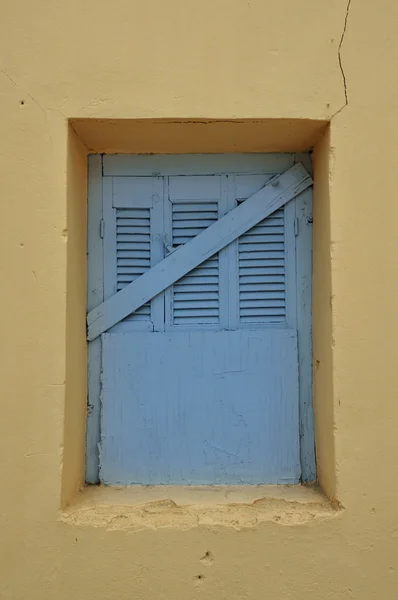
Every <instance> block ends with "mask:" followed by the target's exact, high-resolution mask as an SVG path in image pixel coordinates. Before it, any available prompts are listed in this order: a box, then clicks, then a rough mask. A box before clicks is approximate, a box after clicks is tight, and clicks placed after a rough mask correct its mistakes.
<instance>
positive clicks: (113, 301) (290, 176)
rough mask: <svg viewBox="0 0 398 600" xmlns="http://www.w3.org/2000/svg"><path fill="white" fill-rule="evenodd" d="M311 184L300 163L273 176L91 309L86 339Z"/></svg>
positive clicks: (173, 281) (199, 262)
mask: <svg viewBox="0 0 398 600" xmlns="http://www.w3.org/2000/svg"><path fill="white" fill-rule="evenodd" d="M311 184H312V179H311V177H310V176H309V174H308V172H307V171H306V170H305V168H304V167H303V165H302V164H300V163H299V164H296V165H294V166H293V167H291V168H290V169H288V170H287V171H285V173H283V174H282V175H280V176H278V177H274V178H273V179H272V180H271V181H270V182H269V183H268V184H267V185H266V186H264V187H263V188H262V189H261V190H259V191H258V192H257V193H256V194H253V196H251V197H250V198H248V199H247V200H246V201H245V202H243V203H242V204H241V205H240V206H238V207H237V208H235V209H234V210H232V211H230V212H229V213H228V214H227V215H225V216H224V217H222V218H221V219H219V220H218V221H217V222H216V223H214V224H213V225H211V226H210V227H208V228H207V229H205V230H204V231H203V232H202V233H200V234H199V235H198V236H196V237H195V238H193V239H192V240H191V241H189V242H188V243H186V244H185V245H184V246H181V247H180V248H178V249H177V250H175V251H174V252H173V253H172V254H170V255H169V256H167V257H166V258H165V259H163V260H162V261H161V262H159V263H158V264H157V265H155V266H154V267H152V268H151V269H150V270H149V271H148V272H147V273H144V275H141V277H139V279H136V280H135V281H133V282H132V283H130V284H129V285H128V286H126V287H125V288H124V289H123V290H121V291H120V292H118V293H117V294H115V295H114V296H112V297H111V298H109V299H108V300H106V301H105V302H103V303H102V304H100V305H99V306H97V307H96V308H94V309H93V310H91V311H90V312H89V313H88V315H87V325H88V334H87V339H88V340H89V341H91V340H93V339H95V338H96V337H98V336H99V335H101V333H104V331H106V330H107V329H109V328H110V327H112V326H113V325H115V324H116V323H118V322H119V321H121V320H122V319H124V318H125V317H127V315H129V314H131V313H132V312H134V311H136V310H137V309H138V308H139V307H140V306H142V305H143V304H145V303H146V302H148V301H149V300H151V299H152V298H154V297H155V296H157V295H158V294H160V293H161V292H163V291H164V290H165V289H166V288H168V287H170V286H171V285H173V283H175V282H176V281H178V280H179V279H181V277H184V275H186V274H187V273H189V271H192V269H194V268H195V267H197V266H198V265H200V264H201V263H202V262H204V261H205V260H206V259H208V258H209V257H210V256H212V255H213V254H215V253H216V252H219V251H220V250H221V249H222V248H224V247H225V246H227V245H228V244H230V243H231V242H233V241H234V240H235V239H236V238H238V237H239V236H241V235H243V234H244V233H245V232H246V231H248V230H249V229H251V228H252V227H254V226H255V225H256V224H257V223H259V222H260V221H262V220H263V219H265V218H266V217H268V216H269V215H270V214H271V213H273V212H274V211H275V210H278V208H280V207H281V206H283V205H284V204H286V202H288V201H289V200H291V199H292V198H294V197H295V196H297V194H299V193H301V192H302V191H303V190H305V189H307V188H308V187H309V186H310V185H311Z"/></svg>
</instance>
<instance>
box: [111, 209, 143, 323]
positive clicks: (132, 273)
mask: <svg viewBox="0 0 398 600" xmlns="http://www.w3.org/2000/svg"><path fill="white" fill-rule="evenodd" d="M150 225H151V221H150V209H149V208H135V209H129V210H127V209H120V208H119V209H117V210H116V255H117V256H116V262H117V269H116V272H117V291H119V290H121V289H123V288H124V287H125V286H126V285H128V284H129V283H131V282H132V281H134V280H135V279H137V277H140V275H142V274H143V273H145V272H146V271H148V270H149V268H150V264H151V236H150V230H151V227H150ZM150 316H151V306H150V303H148V304H145V305H144V306H142V307H141V308H139V309H138V310H137V311H136V312H135V313H133V314H131V315H130V316H128V317H127V318H126V319H125V320H129V321H144V320H148V319H150Z"/></svg>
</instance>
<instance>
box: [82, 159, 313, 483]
mask: <svg viewBox="0 0 398 600" xmlns="http://www.w3.org/2000/svg"><path fill="white" fill-rule="evenodd" d="M105 158H109V157H105ZM117 158H118V159H120V158H121V157H117ZM128 158H129V161H131V165H132V169H131V170H127V171H126V172H123V171H121V172H119V173H115V174H118V175H122V177H120V178H111V177H105V178H104V189H105V190H106V187H107V185H110V186H111V187H112V183H113V184H114V182H115V180H117V179H119V180H120V186H121V188H122V189H123V190H124V196H123V198H128V196H129V194H130V191H129V189H127V188H126V186H125V185H124V183H125V181H126V182H127V180H129V182H130V185H129V186H128V187H130V188H131V183H132V181H133V178H132V177H125V175H129V176H130V175H148V174H151V172H152V171H151V168H152V167H153V161H152V159H154V158H155V157H128ZM171 158H172V160H171V161H170V160H166V163H163V167H162V168H161V170H160V171H159V172H161V173H162V174H171V175H172V174H176V175H181V174H182V173H184V174H186V175H188V174H199V173H205V174H209V175H211V174H214V173H216V172H220V173H221V172H222V173H223V172H227V173H229V174H228V175H227V176H225V175H224V176H223V178H224V179H226V180H228V186H227V187H228V192H227V196H228V198H229V197H231V198H232V197H233V198H232V200H229V199H228V201H227V206H228V209H230V206H231V205H230V204H229V202H231V201H232V202H233V203H235V201H236V195H237V194H235V196H234V193H235V192H233V193H232V194H231V189H232V187H233V186H232V185H231V181H232V179H233V178H234V175H231V171H232V172H233V171H234V168H236V170H237V171H238V172H239V173H246V175H248V174H250V173H252V175H250V177H253V176H254V177H257V178H264V177H266V178H269V177H270V176H271V175H275V174H277V173H280V171H282V170H284V168H282V167H281V168H279V169H278V170H276V167H277V165H278V160H279V159H278V157H277V156H275V155H274V156H272V155H271V156H270V155H262V157H261V160H262V161H264V163H262V166H261V169H259V168H257V167H256V164H257V162H256V161H257V159H258V158H259V156H256V157H255V160H254V163H255V164H254V163H253V162H251V159H253V155H246V156H242V155H241V156H239V155H234V156H233V160H230V157H229V156H223V157H217V156H216V157H215V156H214V155H210V156H207V157H204V158H205V161H204V162H203V160H202V158H203V156H200V157H199V159H200V160H199V161H198V156H197V155H195V156H190V157H187V159H186V161H185V167H184V168H182V167H181V162H180V166H178V161H180V160H181V156H175V157H171ZM214 158H215V159H216V160H215V162H213V167H214V168H213V169H212V168H210V160H213V159H214ZM218 158H220V159H221V160H220V162H218V160H217V159H218ZM279 158H280V155H279ZM136 159H138V161H137V160H136ZM91 160H93V161H94V162H95V161H97V163H99V168H98V166H97V169H96V170H95V171H92V177H91V184H90V180H89V215H90V191H94V193H93V194H92V195H91V197H92V198H95V197H96V198H97V199H98V197H100V196H101V192H100V191H99V190H100V187H99V186H100V181H101V168H100V166H101V159H100V157H90V161H91ZM156 160H157V161H158V165H161V163H162V162H163V157H156ZM225 160H227V162H225ZM286 160H288V161H290V162H289V164H287V166H286V168H287V167H288V166H290V165H291V164H292V163H293V162H296V161H298V160H302V161H303V163H304V164H305V166H306V168H307V170H308V171H309V172H311V171H310V170H311V161H310V159H309V157H308V156H307V155H289V156H286V155H283V156H282V158H281V162H279V165H282V163H283V161H286ZM148 161H149V162H148ZM206 161H207V162H206ZM235 161H236V162H235ZM131 165H130V166H131ZM227 165H228V167H229V168H227ZM259 171H262V172H263V175H258V173H259ZM264 173H266V175H265V176H264ZM108 175H109V173H108ZM246 175H239V176H237V177H238V178H239V179H240V180H241V181H243V180H244V178H245V177H246ZM250 177H249V180H250ZM149 179H151V178H148V180H149ZM182 179H184V178H182ZM158 180H159V181H160V179H159V178H158ZM107 181H108V184H107ZM162 182H163V185H164V188H165V190H167V187H168V178H167V177H166V178H164V179H163V181H162ZM95 184H96V185H97V190H96V191H95V190H94V186H95ZM90 186H91V187H90ZM221 187H222V186H221ZM136 189H138V188H136ZM223 193H224V194H225V191H224V192H223V191H222V194H223ZM240 193H242V192H241V191H240ZM180 195H181V198H179V199H178V200H176V201H177V202H180V203H181V204H183V203H184V198H183V193H182V194H180ZM191 195H193V198H191V199H188V200H187V202H188V203H189V204H190V208H194V206H193V204H194V200H195V192H191ZM249 195H250V194H249ZM119 196H120V193H119ZM166 197H167V194H166V195H165V196H164V198H166ZM210 197H211V196H210ZM303 197H309V199H310V200H311V193H310V192H308V195H307V194H305V193H304V194H300V195H299V196H298V197H297V200H295V201H293V202H291V203H290V205H287V206H292V205H296V203H297V206H299V205H300V201H301V200H302V198H303ZM92 201H93V200H91V203H92ZM145 201H146V202H147V200H145ZM120 202H126V201H125V200H122V201H121V200H117V201H116V203H120ZM233 206H234V204H233V205H232V207H233ZM307 208H308V205H307ZM126 210H127V209H126ZM297 210H298V209H297ZM298 213H299V210H298ZM92 214H93V215H94V217H95V214H94V213H92ZM220 214H222V211H221V209H220ZM95 218H98V215H97V217H95ZM89 219H90V221H91V220H93V219H91V217H90V216H89ZM300 219H301V217H299V227H298V233H299V235H298V236H297V238H296V242H297V270H296V273H294V275H295V276H296V285H297V296H298V298H299V300H298V308H297V319H298V321H297V327H298V338H299V348H298V357H299V367H300V369H299V380H300V394H299V395H300V403H299V406H300V455H301V464H302V479H303V480H304V481H307V480H312V479H314V478H315V477H316V470H315V455H314V441H313V440H314V432H313V414H312V398H311V393H312V381H311V377H312V361H311V332H310V327H311V314H310V310H309V306H310V302H311V293H310V289H309V288H308V277H309V278H310V279H311V260H309V261H308V253H309V255H310V258H311V236H308V227H307V230H306V229H305V228H304V229H303V228H302V223H301V220H300ZM309 219H310V217H309ZM310 220H311V219H310ZM309 224H310V222H309ZM89 228H91V230H92V232H93V233H94V232H95V235H96V238H97V241H99V244H100V245H101V238H100V237H99V234H98V232H99V229H98V228H96V226H94V225H93V226H92V227H90V223H89ZM303 231H307V235H306V236H304V237H303V238H302V237H301V236H302V233H303ZM105 232H106V227H105ZM152 233H155V232H154V231H153V232H152ZM88 237H89V242H90V233H89V236H88ZM105 237H106V236H105ZM91 239H94V238H93V235H92V236H91ZM158 241H159V240H158ZM163 241H164V240H163ZM163 241H162V247H163ZM276 244H277V242H276V241H275V245H276ZM300 244H301V246H300ZM89 245H90V243H89ZM234 248H235V263H234V259H233V251H234ZM236 249H237V242H233V243H231V244H229V245H228V246H226V247H225V248H224V249H223V250H222V251H221V253H220V255H221V254H224V253H225V255H226V254H228V253H229V257H230V258H229V260H227V261H225V263H227V264H228V267H229V273H228V276H227V277H226V278H225V281H226V282H230V281H232V279H233V277H234V276H235V277H236V273H237V269H236V265H237V262H236V261H237V258H236ZM251 249H252V251H253V252H259V251H260V250H261V248H260V247H258V248H257V247H254V246H253V247H252V248H251ZM274 249H275V251H276V252H278V251H279V248H278V247H275V248H274ZM231 256H232V260H231ZM301 257H303V258H301ZM305 257H307V260H306V258H305ZM101 261H102V252H98V253H97V259H95V257H94V256H93V252H91V259H90V255H89V272H88V279H89V293H88V308H89V309H90V278H91V280H93V279H95V276H96V275H95V274H96V273H98V271H100V279H101V278H102V262H101ZM93 263H96V265H95V264H94V265H93ZM98 265H100V269H98ZM308 267H309V268H308ZM220 269H222V267H221V265H220ZM220 275H221V277H222V273H220ZM224 275H225V273H224ZM276 277H278V276H277V275H276V276H275V278H276ZM289 279H290V277H289ZM206 280H207V276H203V277H200V278H199V277H198V278H197V279H196V282H198V281H203V283H200V284H199V285H202V286H203V288H204V290H206V289H207V287H208V284H206V283H205V281H206ZM101 285H102V284H101ZM279 286H280V284H278V283H275V284H274V287H275V291H276V292H277V291H278V290H279ZM231 290H232V286H230V290H229V291H230V292H231ZM269 291H270V290H268V291H267V293H269ZM271 291H272V290H271ZM259 294H260V293H259ZM260 295H261V294H260ZM166 296H167V293H166ZM235 296H236V295H235ZM300 298H301V300H300ZM260 299H261V298H260ZM156 301H158V302H159V304H160V305H162V302H163V294H159V295H158V296H157V297H156ZM152 302H153V301H152ZM232 305H233V300H232V302H231V299H230V301H229V310H228V315H226V321H225V320H224V321H223V322H222V324H221V326H222V327H223V328H225V324H226V322H228V327H229V328H231V329H234V328H236V327H237V326H239V325H238V324H237V323H236V321H235V323H233V321H232V314H231V306H232ZM235 306H236V305H235ZM300 307H301V308H300ZM130 325H131V323H129V322H128V321H123V322H122V323H119V324H118V325H116V326H114V327H113V328H112V330H111V331H112V332H113V331H120V332H126V331H131V329H129V326H130ZM258 326H259V325H256V324H254V325H250V324H245V328H246V329H247V328H248V327H252V328H254V329H255V328H256V327H258ZM279 326H282V327H286V325H285V324H281V323H266V322H265V323H263V324H262V325H261V327H264V328H266V330H267V331H269V330H270V327H272V328H274V329H275V328H278V327H279ZM198 327H200V325H198ZM202 327H203V328H204V329H206V327H208V326H207V325H204V326H203V325H202ZM234 333H236V332H234ZM250 333H252V334H253V333H256V332H255V331H250ZM130 335H131V334H130ZM135 335H136V334H134V336H135ZM100 365H101V340H100V338H99V337H98V338H97V339H96V340H95V341H93V342H90V343H89V411H88V419H87V469H86V470H87V475H86V479H87V481H88V482H93V483H95V482H97V481H98V451H97V448H98V447H97V444H98V440H99V431H100V425H99V418H96V417H99V410H98V408H96V407H99V379H100V376H99V371H100Z"/></svg>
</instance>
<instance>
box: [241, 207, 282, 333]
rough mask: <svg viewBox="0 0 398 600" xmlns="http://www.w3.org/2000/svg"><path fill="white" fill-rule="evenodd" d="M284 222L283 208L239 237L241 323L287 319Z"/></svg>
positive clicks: (272, 321) (271, 321)
mask: <svg viewBox="0 0 398 600" xmlns="http://www.w3.org/2000/svg"><path fill="white" fill-rule="evenodd" d="M240 202H242V200H241V201H238V203H240ZM284 221H285V219H284V208H281V209H279V210H277V211H275V212H274V213H273V214H272V215H270V216H269V217H267V218H266V219H264V220H263V221H261V222H260V223H259V224H258V225H256V227H253V228H252V229H250V230H249V231H248V232H247V233H246V234H245V235H243V236H241V237H240V238H239V241H238V260H239V318H240V322H241V323H274V322H283V321H284V320H285V319H286V298H285V294H286V286H285V231H284Z"/></svg>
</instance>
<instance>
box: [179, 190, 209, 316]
mask: <svg viewBox="0 0 398 600" xmlns="http://www.w3.org/2000/svg"><path fill="white" fill-rule="evenodd" d="M217 219H218V203H217V202H212V201H209V202H206V201H203V202H198V203H195V204H191V203H186V204H184V203H178V204H173V205H172V235H173V248H178V246H180V245H182V244H186V243H187V242H188V241H189V240H191V239H192V238H193V237H195V236H197V235H199V233H201V232H202V231H203V230H204V229H206V228H207V227H209V226H210V225H211V224H212V223H214V222H215V221H217ZM172 306H173V310H172V314H173V316H172V318H173V324H174V325H192V324H203V325H205V324H210V325H215V324H217V323H218V322H219V316H220V307H219V260H218V254H216V255H215V256H212V257H211V258H210V259H208V260H206V261H205V262H204V263H202V264H201V265H199V267H197V268H196V269H194V270H193V271H191V272H190V273H188V275H186V276H185V277H183V278H182V279H180V280H179V281H178V282H177V283H176V284H174V286H173V291H172Z"/></svg>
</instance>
